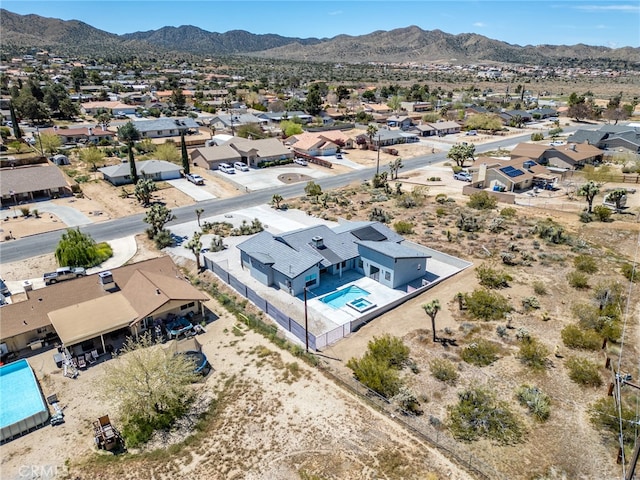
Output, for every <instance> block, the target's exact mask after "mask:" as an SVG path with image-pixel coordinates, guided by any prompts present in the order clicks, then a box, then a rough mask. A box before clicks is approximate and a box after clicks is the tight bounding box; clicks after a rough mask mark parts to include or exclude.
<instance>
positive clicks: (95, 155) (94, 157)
mask: <svg viewBox="0 0 640 480" xmlns="http://www.w3.org/2000/svg"><path fill="white" fill-rule="evenodd" d="M80 159H81V160H82V161H83V162H84V163H86V164H87V165H90V166H91V171H92V172H95V171H96V170H98V164H99V163H101V162H102V161H103V160H104V154H103V153H102V150H100V149H99V148H96V147H88V148H84V149H82V150H80Z"/></svg>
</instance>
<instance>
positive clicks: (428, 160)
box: [0, 125, 597, 263]
mask: <svg viewBox="0 0 640 480" xmlns="http://www.w3.org/2000/svg"><path fill="white" fill-rule="evenodd" d="M596 127H597V125H596ZM578 128H588V127H564V128H563V130H564V133H571V132H573V131H575V130H577V129H578ZM545 133H546V132H545ZM529 139H530V134H526V135H520V136H517V137H510V138H506V139H501V140H497V141H494V142H490V143H486V144H484V145H478V146H476V154H478V153H482V152H486V151H490V150H495V149H498V148H501V147H507V146H511V145H514V144H516V143H519V142H522V141H526V140H529ZM446 155H447V154H446V152H441V153H436V154H433V155H425V156H421V157H414V158H408V159H403V160H402V163H403V165H404V168H403V170H404V171H408V170H415V169H417V168H421V167H425V166H427V165H431V164H434V163H439V162H442V161H444V160H446ZM384 168H385V167H384V166H382V165H381V166H380V171H384ZM375 171H376V169H375V167H374V168H366V169H363V170H354V171H352V172H348V173H345V174H341V175H336V176H330V177H326V178H322V179H318V180H316V183H317V184H319V185H320V186H321V187H322V189H323V190H325V191H326V190H332V189H335V188H338V187H342V186H345V185H348V184H350V183H352V182H356V181H364V180H370V179H371V178H372V177H373V175H374V173H375ZM304 187H305V183H297V184H292V185H282V186H278V187H272V188H268V189H264V190H259V191H254V192H250V193H246V194H244V195H240V196H237V197H233V198H224V199H212V200H205V201H202V202H198V204H197V207H196V206H194V205H189V206H186V207H179V208H174V209H172V212H173V214H174V215H175V216H176V219H175V220H174V221H172V222H170V223H169V224H167V226H168V227H169V228H171V226H173V225H177V224H181V223H184V222H189V221H193V220H195V218H196V215H195V209H196V208H202V209H204V213H203V215H202V216H203V218H205V217H208V216H214V215H219V214H224V213H227V212H231V211H234V210H237V209H241V208H247V207H250V206H254V205H260V204H264V203H269V202H270V201H271V198H272V197H273V195H274V194H276V193H277V194H280V195H282V197H283V198H284V199H287V198H294V197H298V196H300V195H302V194H304ZM143 218H144V215H143V214H138V215H132V216H128V217H123V218H118V219H114V220H110V221H107V222H101V223H94V224H90V225H83V226H81V227H79V228H80V230H81V231H82V232H84V233H88V234H89V235H91V236H92V237H93V239H94V240H95V241H97V242H102V241H106V240H113V239H116V238H122V237H126V236H129V235H135V234H138V233H142V232H144V230H145V229H146V228H147V226H148V225H147V224H146V223H144V222H143V221H142V219H143ZM61 235H62V231H60V230H57V231H53V232H46V233H41V234H38V235H32V236H29V237H24V238H21V239H18V240H13V241H9V242H4V243H2V245H0V262H2V263H10V262H16V261H19V260H24V259H25V258H30V257H34V256H37V255H43V254H45V253H51V252H53V251H54V250H55V247H56V245H57V244H58V241H59V240H60V236H61Z"/></svg>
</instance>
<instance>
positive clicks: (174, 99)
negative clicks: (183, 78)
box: [170, 88, 187, 110]
mask: <svg viewBox="0 0 640 480" xmlns="http://www.w3.org/2000/svg"><path fill="white" fill-rule="evenodd" d="M170 99H171V103H172V104H173V106H174V108H175V109H176V110H184V107H185V106H186V105H187V98H186V97H185V96H184V93H182V89H181V88H176V89H174V90H173V92H171V97H170Z"/></svg>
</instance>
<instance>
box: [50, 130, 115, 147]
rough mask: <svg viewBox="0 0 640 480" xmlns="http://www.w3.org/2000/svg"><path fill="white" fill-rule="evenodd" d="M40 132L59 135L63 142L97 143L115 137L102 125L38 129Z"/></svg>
mask: <svg viewBox="0 0 640 480" xmlns="http://www.w3.org/2000/svg"><path fill="white" fill-rule="evenodd" d="M39 133H40V134H43V133H47V134H53V135H57V136H58V137H60V140H61V141H62V143H63V144H67V143H93V144H97V143H98V142H100V140H107V141H109V142H111V141H113V140H114V139H115V134H114V133H113V132H111V131H109V130H107V129H106V128H104V127H96V128H94V127H78V128H59V127H57V126H54V127H53V128H45V129H42V130H40V132H39Z"/></svg>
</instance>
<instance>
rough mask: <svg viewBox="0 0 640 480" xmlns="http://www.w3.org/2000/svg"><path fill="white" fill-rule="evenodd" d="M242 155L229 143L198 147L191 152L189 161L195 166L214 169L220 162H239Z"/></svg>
mask: <svg viewBox="0 0 640 480" xmlns="http://www.w3.org/2000/svg"><path fill="white" fill-rule="evenodd" d="M241 161H242V155H240V153H239V152H238V151H237V150H236V149H234V148H233V147H231V146H230V145H212V146H210V147H199V148H196V149H194V150H193V151H192V152H191V162H192V163H193V164H194V165H195V166H197V167H204V168H208V169H210V170H216V169H217V168H218V166H219V165H220V164H221V163H231V164H233V163H235V162H241Z"/></svg>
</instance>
